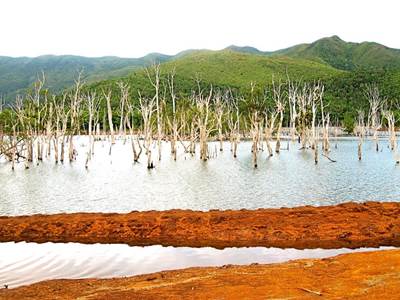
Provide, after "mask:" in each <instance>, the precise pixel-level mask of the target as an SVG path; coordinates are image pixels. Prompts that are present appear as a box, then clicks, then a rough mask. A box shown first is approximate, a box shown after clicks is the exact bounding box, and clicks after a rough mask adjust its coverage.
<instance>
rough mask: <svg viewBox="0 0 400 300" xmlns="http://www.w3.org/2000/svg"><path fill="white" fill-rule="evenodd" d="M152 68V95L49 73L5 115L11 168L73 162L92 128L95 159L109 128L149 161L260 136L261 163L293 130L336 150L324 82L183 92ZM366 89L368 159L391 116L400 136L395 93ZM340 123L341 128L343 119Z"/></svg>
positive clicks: (0, 143) (112, 136)
mask: <svg viewBox="0 0 400 300" xmlns="http://www.w3.org/2000/svg"><path fill="white" fill-rule="evenodd" d="M146 75H147V78H148V81H149V82H150V84H151V87H152V93H151V95H149V94H148V93H147V94H146V95H145V94H144V93H142V92H141V91H140V90H132V89H131V87H130V86H129V84H128V83H127V82H122V81H121V82H117V84H116V89H115V88H114V90H113V89H111V88H103V89H98V90H95V91H94V90H93V89H92V90H91V89H86V88H85V86H84V83H83V80H82V77H81V75H80V74H79V75H78V76H77V78H76V80H75V85H74V87H73V88H71V89H70V90H68V91H65V92H64V93H62V94H61V95H51V94H50V93H49V92H48V91H47V90H46V89H45V88H44V86H45V77H44V75H43V76H42V78H40V79H39V80H38V81H37V82H36V84H35V86H34V88H33V91H32V92H31V93H29V94H27V95H26V96H24V97H17V99H16V101H15V104H14V105H13V106H12V107H11V109H9V111H10V113H11V115H12V117H11V118H9V120H8V121H3V122H2V123H0V156H4V157H6V158H7V159H8V160H9V161H10V162H11V163H12V168H14V164H15V162H18V161H23V162H24V164H25V167H26V168H29V167H30V165H31V163H33V162H34V161H35V162H36V163H40V161H42V160H43V158H44V157H46V158H50V157H53V158H54V161H55V163H63V162H64V161H65V160H68V161H69V162H73V161H75V159H76V155H77V150H76V145H75V144H76V138H77V136H79V135H87V136H88V140H89V142H88V145H87V148H86V167H88V166H89V164H90V162H91V159H92V156H93V155H94V151H95V147H94V145H95V141H97V140H100V139H105V138H107V139H108V140H109V142H110V150H109V153H110V154H111V153H112V147H113V145H114V144H115V142H116V139H117V138H122V139H124V140H125V141H126V140H128V141H129V142H130V143H129V144H130V145H131V148H132V156H133V161H134V162H139V159H140V157H141V156H142V155H145V156H146V158H147V159H146V161H147V168H149V169H151V168H153V167H154V166H155V165H156V163H157V161H160V160H161V159H162V154H163V153H164V152H162V147H163V145H164V144H165V143H164V142H165V141H167V142H169V144H170V152H171V156H172V157H173V159H174V160H176V159H177V152H178V147H179V146H181V148H182V149H183V151H184V152H185V153H189V154H191V155H195V154H196V153H198V154H199V157H200V159H201V160H203V161H206V160H208V159H210V158H211V157H215V156H216V155H217V152H218V151H216V150H214V151H213V150H212V149H210V146H209V142H210V141H217V142H218V150H219V151H223V150H224V146H223V145H224V141H229V142H230V145H231V147H230V150H231V152H232V155H233V157H237V149H238V144H239V142H240V141H241V139H248V140H250V141H251V143H252V147H251V152H252V161H253V165H254V167H257V165H258V163H257V162H258V160H259V157H260V155H261V154H262V152H263V151H264V149H265V148H266V150H267V153H268V156H273V155H274V154H278V153H280V152H281V151H282V150H289V145H290V144H289V140H291V141H298V143H299V144H300V145H299V146H298V148H300V149H302V150H311V151H313V153H314V160H315V163H318V159H319V157H320V155H319V151H320V150H319V149H321V154H322V155H323V156H325V157H327V158H328V159H330V158H329V152H330V149H331V141H330V137H331V136H332V132H333V129H332V124H331V119H330V114H329V112H328V111H327V104H326V103H325V102H324V85H323V84H322V83H321V82H313V83H300V82H294V81H290V80H289V79H287V80H286V81H285V82H282V81H279V80H278V81H275V80H272V82H271V83H270V84H269V85H268V87H267V88H266V89H265V90H263V92H262V93H260V92H257V86H256V84H255V83H251V84H250V93H249V94H248V95H246V96H243V95H238V94H237V93H234V92H232V90H231V89H224V90H223V89H216V88H213V87H212V86H208V87H206V88H205V87H204V86H202V84H201V81H200V80H198V79H196V84H195V88H194V89H193V91H192V93H191V95H190V96H185V97H183V96H181V94H179V93H177V91H176V86H175V71H172V72H169V73H168V74H166V75H165V74H164V75H163V76H162V75H161V70H160V66H159V65H154V66H153V67H151V68H149V69H147V70H146ZM258 91H259V89H258ZM366 96H367V98H368V100H369V104H370V110H369V113H368V117H367V118H365V115H364V112H362V111H360V113H359V116H358V121H357V126H356V129H355V132H356V134H357V135H358V136H359V140H360V142H359V147H358V155H359V159H361V157H362V141H363V139H364V137H365V136H366V135H367V134H371V135H372V137H373V139H374V141H375V143H376V149H377V150H379V144H378V131H379V130H380V129H381V127H382V122H383V119H385V120H387V124H388V130H389V139H390V147H391V149H392V150H394V151H395V150H396V143H397V142H396V131H395V123H396V121H397V120H396V118H395V115H394V113H393V111H392V110H391V109H390V107H389V106H388V105H387V103H388V102H387V101H386V100H385V99H382V97H381V96H380V94H379V90H378V88H377V87H376V86H369V87H368V88H367V90H366ZM0 109H3V105H2V102H1V103H0ZM335 126H336V127H335V129H334V134H335V135H337V128H338V124H335ZM284 131H285V132H284ZM283 136H285V137H286V139H287V141H288V142H287V145H286V148H283V147H282V138H283ZM273 141H275V142H273ZM273 147H274V148H273ZM197 151H198V152H197ZM330 160H331V159H330ZM332 161H333V160H332Z"/></svg>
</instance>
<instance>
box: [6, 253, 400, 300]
mask: <svg viewBox="0 0 400 300" xmlns="http://www.w3.org/2000/svg"><path fill="white" fill-rule="evenodd" d="M399 282H400V250H383V251H374V252H362V253H352V254H342V255H339V256H335V257H331V258H325V259H303V260H294V261H289V262H286V263H280V264H268V265H258V264H251V265H247V266H233V265H226V266H222V267H201V268H189V269H183V270H175V271H163V272H158V273H153V274H146V275H138V276H133V277H127V278H112V279H69V280H65V279H64V280H49V281H43V282H39V283H35V284H32V285H28V286H22V287H18V288H15V289H0V298H1V299H32V298H37V299H44V300H45V299H77V298H82V299H166V298H168V299H182V297H184V298H190V299H244V298H245V299H260V298H261V299H265V298H268V299H270V298H274V299H275V298H276V299H278V298H279V299H298V298H301V299H313V298H315V297H327V298H329V299H332V298H333V299H343V298H346V299H347V298H356V299H366V298H368V299H381V298H382V297H384V296H385V298H387V299H393V297H394V295H396V294H398V292H399V291H400V285H399Z"/></svg>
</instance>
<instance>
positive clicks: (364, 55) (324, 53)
mask: <svg viewBox="0 0 400 300" xmlns="http://www.w3.org/2000/svg"><path fill="white" fill-rule="evenodd" d="M271 55H274V56H280V55H285V56H290V57H293V58H303V59H310V60H315V61H322V62H325V63H327V64H329V65H331V66H332V67H335V68H337V69H341V70H355V69H357V68H388V69H398V68H400V50H399V49H392V48H388V47H386V46H383V45H380V44H377V43H373V42H363V43H350V42H345V41H343V40H341V39H340V38H339V37H338V36H332V37H329V38H323V39H320V40H318V41H315V42H314V43H311V44H301V45H297V46H294V47H291V48H287V49H283V50H279V51H276V52H274V53H272V54H271Z"/></svg>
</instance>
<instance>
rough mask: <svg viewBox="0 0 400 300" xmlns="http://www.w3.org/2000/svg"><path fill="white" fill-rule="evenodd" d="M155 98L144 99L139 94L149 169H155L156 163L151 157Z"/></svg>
mask: <svg viewBox="0 0 400 300" xmlns="http://www.w3.org/2000/svg"><path fill="white" fill-rule="evenodd" d="M155 100H156V99H155V98H154V97H153V98H151V99H148V98H143V97H142V96H141V94H140V93H139V102H140V112H141V114H142V119H143V135H144V149H145V150H146V155H147V168H148V169H152V168H154V163H153V160H152V156H151V145H152V143H153V128H152V116H153V113H154V111H155V106H156V103H155Z"/></svg>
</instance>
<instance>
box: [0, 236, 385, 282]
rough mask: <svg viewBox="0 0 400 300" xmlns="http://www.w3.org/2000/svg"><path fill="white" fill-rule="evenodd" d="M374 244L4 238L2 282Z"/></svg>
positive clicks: (265, 259) (276, 258) (270, 258)
mask: <svg viewBox="0 0 400 300" xmlns="http://www.w3.org/2000/svg"><path fill="white" fill-rule="evenodd" d="M379 249H380V250H385V249H393V248H392V247H381V248H379ZM371 250H377V249H376V248H361V249H353V250H352V249H306V250H297V249H279V248H263V247H254V248H225V249H223V250H217V249H214V248H208V247H207V248H188V247H181V248H174V247H162V246H148V247H130V246H128V245H121V244H114V245H102V244H94V245H85V244H78V243H67V244H54V243H44V244H36V243H25V242H21V243H0V251H1V256H0V286H3V285H4V284H8V285H9V287H10V288H13V287H17V286H20V285H26V284H31V283H34V282H38V281H42V280H46V279H57V278H58V279H60V278H71V279H72V278H89V277H96V278H110V277H122V276H133V275H137V274H146V273H152V272H158V271H162V270H172V269H181V268H187V267H195V266H222V265H225V264H251V263H278V262H284V261H288V260H293V259H300V258H323V257H329V256H334V255H337V254H342V253H349V252H361V251H371Z"/></svg>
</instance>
